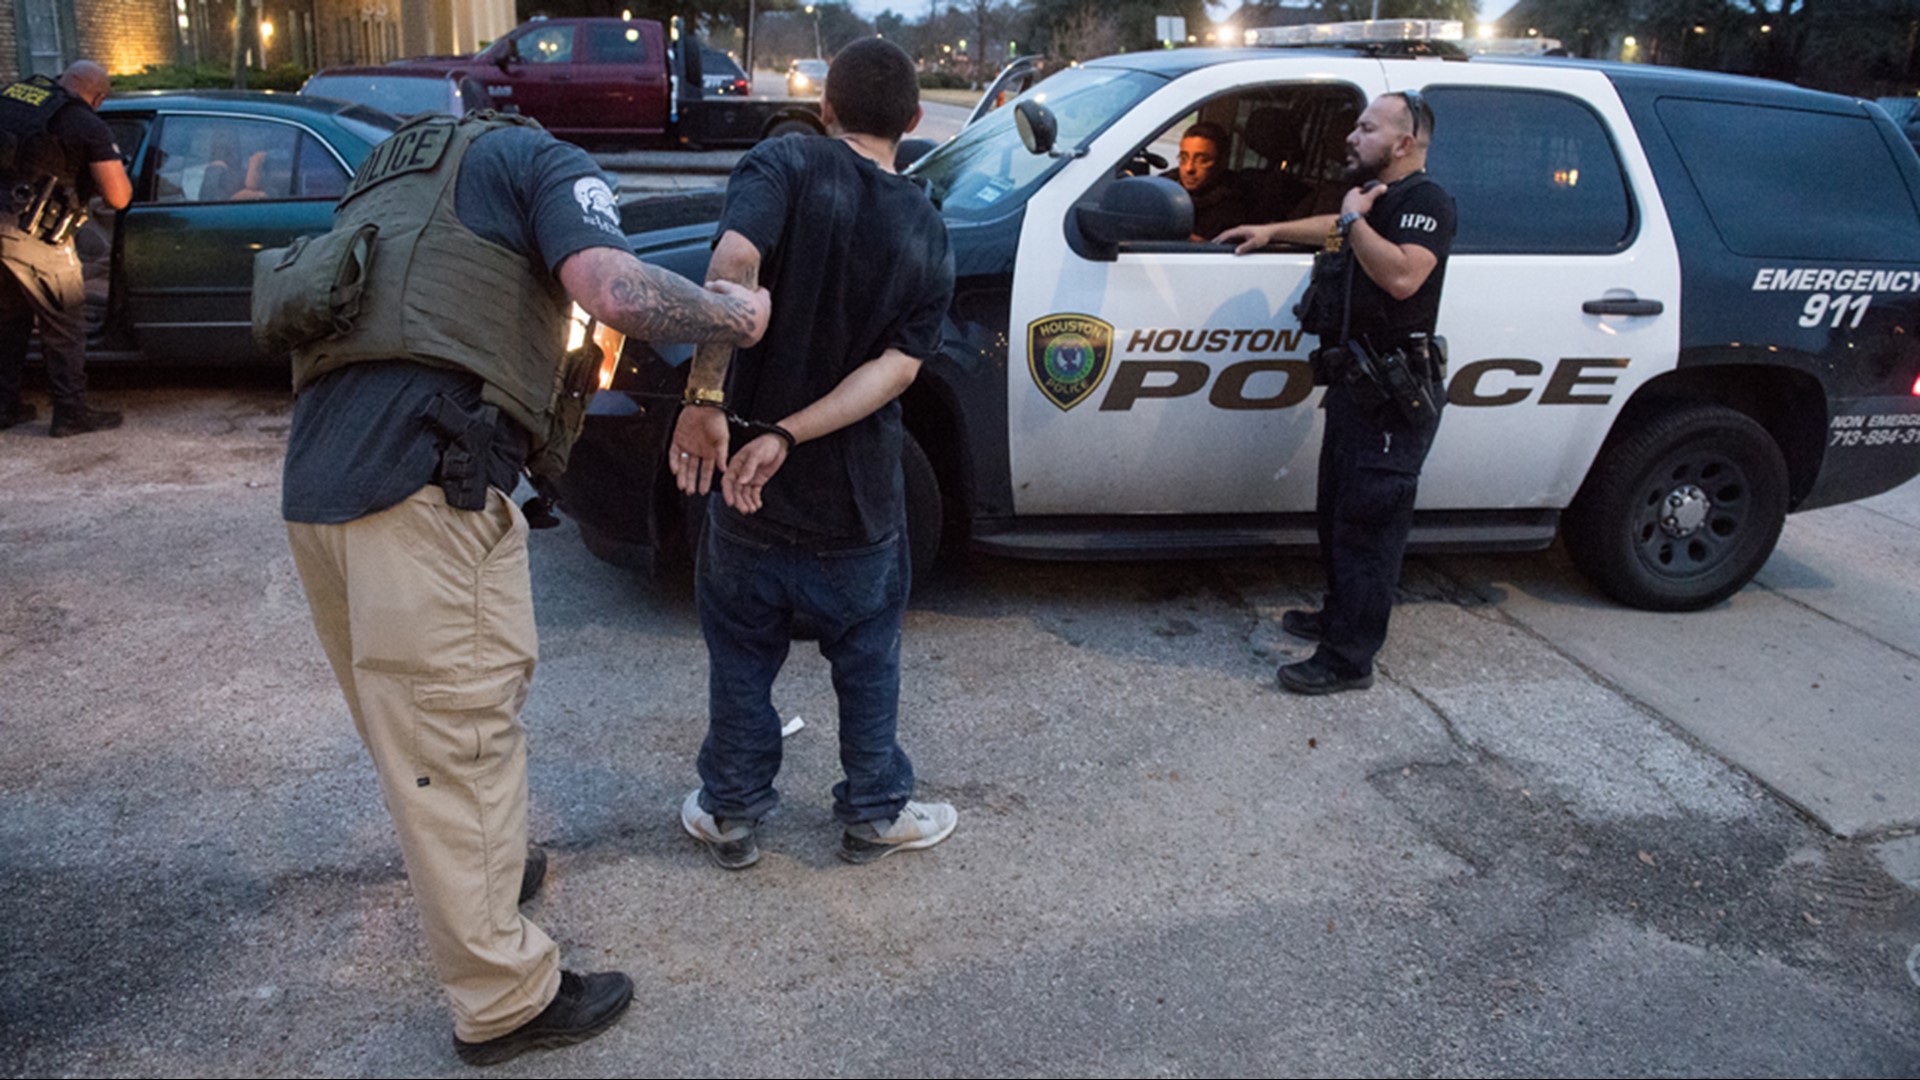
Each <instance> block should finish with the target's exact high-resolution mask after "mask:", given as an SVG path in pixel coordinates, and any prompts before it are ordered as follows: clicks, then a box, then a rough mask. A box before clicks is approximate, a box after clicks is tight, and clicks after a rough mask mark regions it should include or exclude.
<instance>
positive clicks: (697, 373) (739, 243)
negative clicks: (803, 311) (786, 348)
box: [687, 232, 760, 390]
mask: <svg viewBox="0 0 1920 1080" xmlns="http://www.w3.org/2000/svg"><path fill="white" fill-rule="evenodd" d="M707 280H709V281H731V282H733V283H734V284H736V285H740V286H742V287H745V288H748V289H755V288H759V286H760V252H759V250H758V249H756V248H755V247H754V246H753V245H752V244H750V243H748V242H747V241H746V239H745V238H744V237H742V236H741V235H740V234H739V233H735V232H728V233H726V234H725V235H723V236H722V237H721V238H720V243H719V244H717V245H716V246H715V247H714V251H713V259H712V261H710V262H709V263H708V264H707ZM732 363H733V347H732V346H731V345H727V344H719V343H714V344H703V345H700V346H699V347H698V348H696V349H694V350H693V364H692V366H691V367H690V368H689V369H688V371H687V386H688V388H689V389H694V390H720V389H723V388H725V386H726V383H727V368H728V367H729V366H731V365H732Z"/></svg>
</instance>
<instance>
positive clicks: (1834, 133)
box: [1463, 98, 1920, 262]
mask: <svg viewBox="0 0 1920 1080" xmlns="http://www.w3.org/2000/svg"><path fill="white" fill-rule="evenodd" d="M1656 109H1657V110H1658V112H1659V114H1660V122H1661V123H1662V124H1664V125H1665V126H1666V129H1667V132H1668V133H1669V134H1671V135H1672V136H1673V144H1674V147H1675V148H1676V149H1678V150H1679V152H1680V160H1681V161H1682V163H1684V164H1685V166H1686V170H1687V175H1688V176H1689V177H1691V178H1692V180H1693V186H1694V188H1695V190H1697V191H1698V192H1699V193H1700V198H1701V200H1702V201H1703V202H1705V203H1706V206H1707V216H1708V217H1710V218H1712V219H1713V224H1714V228H1715V229H1717V230H1718V231H1719V233H1720V237H1721V239H1722V240H1723V241H1725V242H1726V245H1727V247H1728V249H1730V250H1732V251H1734V252H1737V253H1738V254H1741V255H1751V256H1772V257H1775V258H1790V259H1837V258H1848V259H1888V260H1899V261H1902V262H1905V261H1907V260H1910V259H1911V258H1912V257H1913V253H1914V252H1915V251H1916V250H1920V215H1917V214H1916V211H1915V208H1914V204H1913V197H1912V196H1911V195H1909V194H1908V193H1907V187H1906V183H1905V181H1904V180H1903V179H1902V178H1901V175H1900V169H1899V165H1898V163H1897V162H1895V161H1894V159H1893V155H1892V153H1891V151H1890V150H1889V149H1888V147H1887V144H1886V140H1884V139H1882V138H1881V137H1880V131H1879V129H1877V128H1876V127H1875V126H1874V124H1873V122H1872V121H1871V120H1869V119H1867V117H1865V116H1864V115H1843V114H1836V113H1823V112H1809V111H1806V110H1802V109H1782V108H1776V107H1773V106H1765V105H1746V104H1738V103H1734V102H1727V101H1700V100H1695V99H1690V98H1663V99H1661V100H1660V102H1659V103H1658V105H1656ZM1463 216H1464V215H1463Z"/></svg>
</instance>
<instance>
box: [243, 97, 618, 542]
mask: <svg viewBox="0 0 1920 1080" xmlns="http://www.w3.org/2000/svg"><path fill="white" fill-rule="evenodd" d="M454 212H455V213H456V214H458V215H459V218H460V221H461V223H462V224H464V225H465V226H466V227H467V228H469V229H472V230H473V231H474V232H475V233H477V234H479V236H480V237H481V238H482V239H486V240H491V241H492V242H494V243H496V244H500V245H501V246H503V247H506V248H508V249H510V250H513V251H516V252H519V253H520V254H522V255H525V256H526V257H527V258H529V259H531V260H533V262H534V264H535V265H536V266H538V267H540V268H541V269H542V270H543V271H545V272H548V273H552V272H553V271H554V270H555V269H556V268H558V267H559V265H560V263H561V262H563V261H564V260H565V259H566V258H567V256H569V255H572V254H574V253H575V252H578V251H584V250H585V249H587V248H591V247H612V248H619V249H620V250H622V251H627V250H631V249H630V248H629V247H628V244H627V240H626V237H625V236H624V235H623V234H622V233H621V232H620V222H619V217H618V211H617V210H616V209H614V205H613V192H612V190H611V189H609V188H608V187H607V184H606V181H605V180H604V179H602V177H601V175H600V169H599V167H598V166H597V165H595V164H594V162H593V159H592V158H590V157H588V156H587V155H586V153H585V151H583V150H581V149H580V148H579V147H577V146H574V145H573V144H571V143H563V142H560V141H559V140H557V139H554V138H553V137H552V136H550V135H548V134H546V133H545V132H542V131H537V130H535V129H532V128H523V127H512V128H501V129H498V130H495V131H491V132H488V133H487V134H485V135H482V136H481V137H480V138H478V139H476V140H474V143H473V145H472V146H471V147H470V148H468V150H467V156H466V158H465V159H464V160H463V161H462V162H461V165H460V179H459V181H458V186H457V187H456V188H455V190H454ZM485 301H486V298H485V297H482V296H476V297H475V302H476V303H484V302H485ZM480 390H481V381H480V379H479V378H478V377H477V376H474V375H468V374H466V373H465V372H459V371H448V370H445V369H442V368H431V367H425V366H422V365H420V364H413V363H408V362H406V361H393V362H388V363H366V364H350V365H348V366H346V367H344V368H341V369H339V370H338V371H334V372H331V373H329V374H327V375H324V376H322V377H321V378H320V379H318V380H316V381H315V382H314V383H313V384H312V385H311V386H308V387H307V388H306V389H305V390H302V391H301V392H300V397H299V398H298V399H297V400H296V401H295V402H294V405H293V430H292V431H291V432H290V433H289V435H288V437H287V464H286V471H285V474H284V482H283V486H282V490H281V503H280V512H281V515H282V516H283V517H285V518H286V519H287V520H288V521H303V522H311V523H315V524H326V525H337V524H341V523H344V522H348V521H354V520H356V519H359V518H362V517H365V516H367V515H368V514H375V513H378V512H380V511H382V510H385V509H387V508H388V507H390V506H393V505H395V504H397V503H399V502H400V501H401V500H402V499H405V498H406V497H407V496H409V495H411V494H413V493H414V492H415V491H418V490H419V489H420V488H421V487H422V486H424V485H425V484H426V483H427V482H428V481H430V480H432V479H433V473H434V470H435V468H437V467H438V466H439V464H440V451H441V449H442V447H443V446H444V444H445V439H444V437H443V436H441V435H440V434H439V433H438V432H437V431H436V429H434V428H433V427H432V426H430V425H429V424H428V423H427V421H426V419H425V414H426V410H427V409H428V407H429V406H431V405H432V403H433V399H434V398H435V397H436V396H437V395H439V394H447V395H449V396H451V397H452V398H453V399H454V400H455V401H456V402H458V403H459V404H460V405H462V406H464V407H465V408H467V409H469V410H472V409H477V408H478V407H479V406H480ZM501 427H502V428H503V430H504V435H505V437H503V438H501V439H499V440H497V441H496V442H495V444H494V447H493V454H492V460H491V461H490V462H489V463H488V469H487V481H488V483H490V484H492V485H493V486H494V487H497V488H500V489H502V490H504V491H511V490H513V487H514V485H515V484H516V483H517V482H518V475H517V474H518V473H519V471H520V468H521V466H522V465H524V464H525V463H526V454H527V436H526V433H525V432H523V431H521V430H520V429H519V426H518V425H516V424H514V423H513V422H512V421H511V420H508V419H507V418H506V417H505V416H504V415H502V417H501Z"/></svg>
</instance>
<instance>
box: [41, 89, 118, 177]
mask: <svg viewBox="0 0 1920 1080" xmlns="http://www.w3.org/2000/svg"><path fill="white" fill-rule="evenodd" d="M47 131H48V132H49V133H51V134H52V135H53V136H54V137H55V138H57V139H59V140H60V142H61V144H62V145H64V146H65V147H66V148H67V160H68V161H69V162H71V163H72V164H73V167H74V176H73V177H72V179H73V180H74V184H75V187H76V188H78V189H79V192H80V196H81V198H86V199H91V198H92V197H93V196H94V195H96V194H98V192H97V191H96V190H95V189H94V184H93V170H92V169H91V168H89V166H91V165H92V164H93V163H94V162H96V161H119V160H120V148H119V147H117V146H115V145H114V142H113V131H112V130H111V129H109V128H108V127H107V122H106V121H105V120H102V119H100V115H99V114H98V113H96V112H94V111H93V110H92V109H89V108H87V106H86V104H85V103H84V102H80V101H69V102H67V104H66V105H65V106H64V107H62V108H61V110H60V111H59V112H57V113H55V114H53V119H52V120H51V121H49V122H48V123H47Z"/></svg>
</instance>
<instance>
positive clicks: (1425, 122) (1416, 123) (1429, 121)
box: [1398, 90, 1433, 139]
mask: <svg viewBox="0 0 1920 1080" xmlns="http://www.w3.org/2000/svg"><path fill="white" fill-rule="evenodd" d="M1398 93H1399V95H1400V100H1402V101H1404V102H1406V103H1407V118H1408V119H1409V120H1411V121H1413V137H1414V138H1416V139H1417V138H1419V137H1420V132H1421V131H1422V130H1423V129H1424V130H1426V131H1432V130H1433V106H1431V105H1429V104H1427V99H1426V98H1423V97H1421V96H1420V91H1418V90H1401V91H1398Z"/></svg>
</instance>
